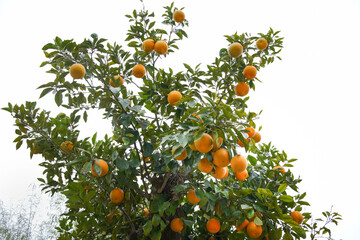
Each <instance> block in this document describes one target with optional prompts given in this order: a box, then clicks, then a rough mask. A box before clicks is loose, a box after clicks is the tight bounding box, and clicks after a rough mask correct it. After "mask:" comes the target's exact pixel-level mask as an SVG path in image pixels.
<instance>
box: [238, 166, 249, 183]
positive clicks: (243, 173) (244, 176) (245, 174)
mask: <svg viewBox="0 0 360 240" xmlns="http://www.w3.org/2000/svg"><path fill="white" fill-rule="evenodd" d="M235 177H236V179H237V180H239V181H245V179H247V178H248V177H249V173H248V171H247V170H246V169H245V170H244V171H241V172H236V173H235Z"/></svg>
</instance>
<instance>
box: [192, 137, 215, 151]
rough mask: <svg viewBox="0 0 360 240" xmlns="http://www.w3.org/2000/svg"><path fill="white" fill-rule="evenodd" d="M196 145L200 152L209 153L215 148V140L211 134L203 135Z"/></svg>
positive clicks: (195, 142)
mask: <svg viewBox="0 0 360 240" xmlns="http://www.w3.org/2000/svg"><path fill="white" fill-rule="evenodd" d="M194 144H195V147H196V149H197V150H198V151H199V152H201V153H207V152H210V151H211V149H212V148H213V146H214V140H213V138H212V137H211V136H210V135H209V134H207V133H203V134H202V135H201V137H200V138H199V139H198V140H196V141H194Z"/></svg>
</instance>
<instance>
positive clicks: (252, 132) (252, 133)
mask: <svg viewBox="0 0 360 240" xmlns="http://www.w3.org/2000/svg"><path fill="white" fill-rule="evenodd" d="M245 130H246V132H245V133H246V134H247V135H248V136H249V138H253V137H254V136H255V129H254V128H252V127H247V128H245Z"/></svg>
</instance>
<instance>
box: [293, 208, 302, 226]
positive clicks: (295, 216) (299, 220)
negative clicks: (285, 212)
mask: <svg viewBox="0 0 360 240" xmlns="http://www.w3.org/2000/svg"><path fill="white" fill-rule="evenodd" d="M290 216H291V217H292V219H293V220H294V221H295V222H297V223H298V224H301V223H302V221H303V220H304V217H303V215H302V214H301V213H300V212H299V211H293V212H291V213H290Z"/></svg>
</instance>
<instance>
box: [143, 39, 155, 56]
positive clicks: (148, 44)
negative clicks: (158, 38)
mask: <svg viewBox="0 0 360 240" xmlns="http://www.w3.org/2000/svg"><path fill="white" fill-rule="evenodd" d="M154 45H155V42H154V40H152V39H146V40H145V41H143V43H142V49H143V50H144V51H145V52H147V53H151V52H152V51H153V50H154Z"/></svg>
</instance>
